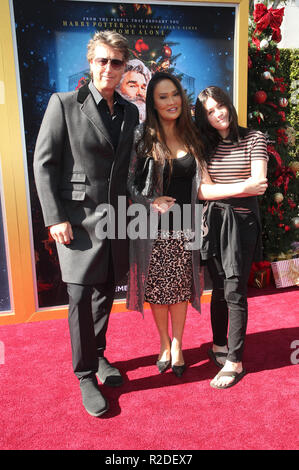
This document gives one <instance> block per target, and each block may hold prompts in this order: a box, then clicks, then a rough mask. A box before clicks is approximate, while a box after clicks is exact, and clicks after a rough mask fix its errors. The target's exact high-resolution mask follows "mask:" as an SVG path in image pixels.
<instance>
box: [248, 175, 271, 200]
mask: <svg viewBox="0 0 299 470" xmlns="http://www.w3.org/2000/svg"><path fill="white" fill-rule="evenodd" d="M267 188H268V180H267V178H256V177H254V176H251V177H250V178H248V179H247V180H245V181H244V193H245V194H246V195H247V194H248V195H250V196H261V195H262V194H264V193H265V191H266V189H267Z"/></svg>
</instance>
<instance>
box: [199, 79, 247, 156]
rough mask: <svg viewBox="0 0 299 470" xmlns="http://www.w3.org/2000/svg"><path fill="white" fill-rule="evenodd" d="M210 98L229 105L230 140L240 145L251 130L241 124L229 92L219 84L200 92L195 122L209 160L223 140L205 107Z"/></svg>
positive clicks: (205, 154)
mask: <svg viewBox="0 0 299 470" xmlns="http://www.w3.org/2000/svg"><path fill="white" fill-rule="evenodd" d="M208 98H213V99H214V100H215V101H217V103H220V104H222V105H224V106H226V107H227V109H228V112H229V135H228V137H227V138H228V139H229V140H231V141H232V142H233V143H235V144H236V145H238V144H239V142H240V139H241V138H242V137H244V136H245V135H246V134H247V133H248V132H249V131H248V129H247V128H244V127H241V126H239V124H238V115H237V111H236V109H235V107H234V105H233V103H232V101H231V99H230V97H229V96H228V95H227V93H225V92H224V91H223V90H222V89H221V88H219V87H217V86H209V87H207V88H205V89H204V90H203V91H201V92H200V93H199V95H198V97H197V100H196V104H195V123H196V125H197V128H198V129H199V131H200V133H201V135H202V139H203V144H204V156H205V159H206V160H207V161H208V160H209V159H210V157H211V156H212V155H213V154H214V152H215V150H216V147H217V145H218V144H219V142H220V141H221V140H222V138H221V135H220V134H219V132H218V131H217V130H216V129H215V128H214V127H213V126H211V124H210V123H209V121H208V117H207V111H206V109H205V103H206V101H207V99H208Z"/></svg>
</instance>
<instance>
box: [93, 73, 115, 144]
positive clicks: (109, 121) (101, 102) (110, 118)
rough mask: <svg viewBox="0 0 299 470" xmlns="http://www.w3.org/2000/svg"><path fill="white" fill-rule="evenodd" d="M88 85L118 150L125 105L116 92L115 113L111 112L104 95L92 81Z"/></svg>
mask: <svg viewBox="0 0 299 470" xmlns="http://www.w3.org/2000/svg"><path fill="white" fill-rule="evenodd" d="M88 86H89V89H90V91H91V94H92V96H93V98H94V100H95V102H96V105H97V107H98V110H99V113H100V116H101V118H102V121H103V123H104V126H105V127H106V129H107V131H108V133H109V135H110V138H111V141H112V143H113V147H114V150H116V148H117V145H118V141H119V136H120V132H121V126H122V123H123V119H124V105H123V104H122V103H121V102H120V99H119V95H118V94H117V93H114V103H113V114H111V113H110V109H109V106H108V104H107V101H106V100H105V99H104V98H103V97H102V95H101V93H100V92H99V91H98V90H97V88H96V87H95V86H94V84H93V82H92V81H91V82H90V83H89V85H88Z"/></svg>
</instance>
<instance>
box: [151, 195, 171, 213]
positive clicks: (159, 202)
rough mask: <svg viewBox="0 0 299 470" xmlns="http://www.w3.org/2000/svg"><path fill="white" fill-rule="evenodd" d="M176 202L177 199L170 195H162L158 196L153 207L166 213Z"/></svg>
mask: <svg viewBox="0 0 299 470" xmlns="http://www.w3.org/2000/svg"><path fill="white" fill-rule="evenodd" d="M174 204H175V199H174V198H173V197H170V196H160V197H157V198H156V199H155V200H154V202H153V203H152V207H153V208H154V209H155V210H157V211H159V212H161V214H164V213H165V212H167V211H168V210H169V209H170V207H172V206H173V205H174Z"/></svg>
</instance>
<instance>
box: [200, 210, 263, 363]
mask: <svg viewBox="0 0 299 470" xmlns="http://www.w3.org/2000/svg"><path fill="white" fill-rule="evenodd" d="M238 226H239V233H240V240H241V253H242V269H241V276H238V277H230V278H226V277H225V274H224V272H223V268H222V264H221V261H220V258H217V257H215V258H211V259H210V260H208V262H207V267H208V271H209V274H210V277H211V280H212V284H213V290H212V298H211V325H212V330H213V343H214V344H216V345H218V346H225V345H226V344H227V346H228V350H229V353H228V357H227V359H228V360H229V361H231V362H240V361H242V355H243V350H244V341H245V335H246V328H247V319H248V303H247V284H248V278H249V274H250V269H251V264H252V261H253V256H254V251H255V246H256V241H257V236H258V225H257V221H256V218H255V216H254V215H252V214H238ZM219 233H220V232H219ZM227 333H228V336H227Z"/></svg>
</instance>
